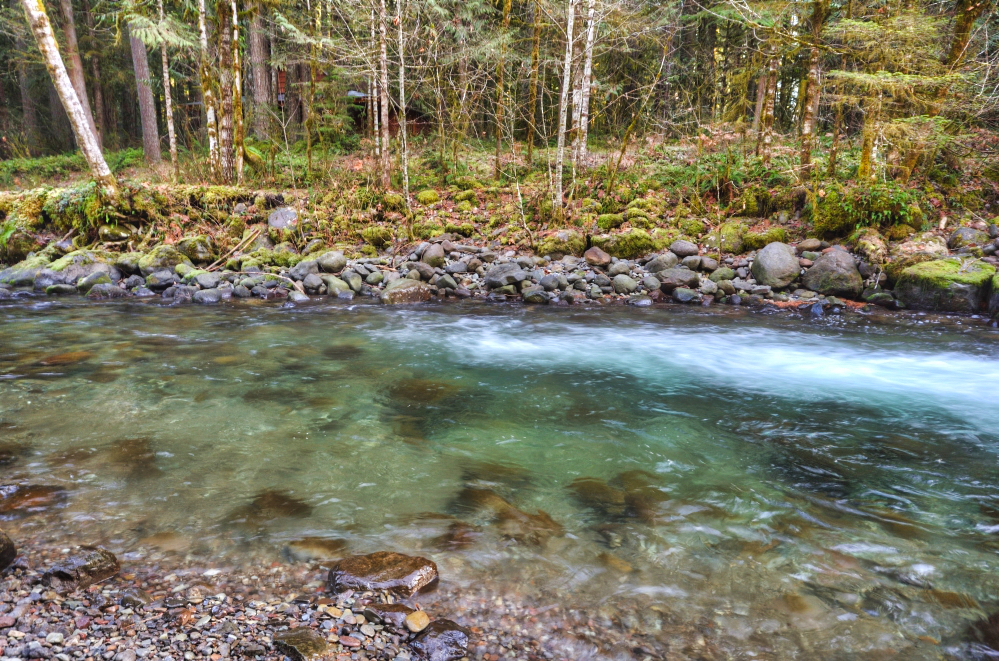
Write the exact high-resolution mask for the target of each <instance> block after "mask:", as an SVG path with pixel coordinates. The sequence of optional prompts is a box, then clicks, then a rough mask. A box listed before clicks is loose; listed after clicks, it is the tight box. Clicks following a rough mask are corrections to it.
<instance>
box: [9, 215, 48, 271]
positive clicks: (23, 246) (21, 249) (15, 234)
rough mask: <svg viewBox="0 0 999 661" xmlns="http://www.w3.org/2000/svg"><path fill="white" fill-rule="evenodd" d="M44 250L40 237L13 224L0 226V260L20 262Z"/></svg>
mask: <svg viewBox="0 0 999 661" xmlns="http://www.w3.org/2000/svg"><path fill="white" fill-rule="evenodd" d="M41 249H42V243H41V241H39V239H38V237H37V236H35V235H34V234H33V233H31V232H30V231H28V230H25V229H21V228H20V227H17V226H16V225H14V224H13V223H10V224H9V225H8V224H7V223H4V224H3V225H0V260H2V261H4V262H8V263H14V262H19V261H21V260H22V259H24V258H25V257H27V256H28V255H29V254H31V253H33V252H37V251H39V250H41Z"/></svg>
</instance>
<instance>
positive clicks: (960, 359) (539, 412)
mask: <svg viewBox="0 0 999 661" xmlns="http://www.w3.org/2000/svg"><path fill="white" fill-rule="evenodd" d="M0 319H2V338H3V341H2V345H0V377H2V380H0V433H2V438H0V472H2V475H3V480H2V481H3V483H5V484H7V485H11V486H7V487H3V488H2V490H0V491H2V492H0V516H2V517H4V518H6V519H8V520H10V521H11V524H10V525H18V524H17V522H19V521H25V520H27V517H31V516H32V515H33V514H35V513H37V512H47V514H46V515H45V516H50V517H58V520H59V521H61V522H62V523H61V525H62V526H63V527H61V528H59V529H57V530H51V531H48V532H49V534H50V535H53V536H56V537H57V536H58V535H59V534H63V535H67V536H68V535H71V534H80V535H86V536H87V539H88V540H89V541H96V540H103V541H105V542H106V543H109V544H111V545H112V546H115V547H116V548H119V549H121V550H126V551H128V550H141V549H142V548H148V547H156V548H159V549H161V550H164V551H169V552H178V553H196V554H205V555H211V556H214V557H227V558H230V559H231V560H232V561H234V562H238V558H240V557H250V556H251V555H253V554H264V555H267V554H270V555H271V556H272V557H273V558H274V559H278V558H285V559H288V560H292V561H318V560H325V559H329V558H330V557H337V556H339V555H341V554H343V553H347V552H369V551H374V550H381V549H389V548H390V549H395V550H402V551H419V552H422V553H426V554H432V555H433V557H434V558H435V559H436V560H437V561H438V563H439V564H441V566H442V568H443V569H444V573H445V578H446V579H449V580H451V581H454V582H456V583H466V584H470V585H472V584H474V585H477V586H487V587H489V586H492V588H493V589H495V591H496V592H497V593H501V592H504V591H510V590H514V591H522V592H530V593H531V594H532V595H533V596H534V597H535V598H537V599H540V600H542V601H543V600H544V599H546V598H547V599H558V600H571V601H572V602H573V603H577V604H580V605H581V607H583V608H592V609H593V612H594V614H595V615H594V617H597V619H599V617H598V614H599V613H601V612H602V611H601V608H603V607H605V606H606V604H608V603H610V602H611V601H613V602H614V603H615V604H622V603H623V604H629V603H630V604H633V605H635V610H634V612H632V613H630V614H628V613H626V612H623V611H616V614H615V615H614V616H613V618H612V619H613V620H614V622H615V625H616V626H620V627H622V628H633V629H637V630H640V631H641V632H642V633H643V635H647V636H649V637H650V639H656V637H657V636H659V637H660V638H661V641H660V642H662V641H665V640H667V639H668V637H669V636H670V632H671V631H675V628H674V629H670V626H668V624H669V623H670V622H673V623H674V624H675V625H676V626H680V624H686V625H696V627H699V628H701V629H702V630H704V631H710V632H711V636H712V639H713V641H714V644H716V645H718V646H719V647H720V649H723V650H726V653H729V654H735V655H736V656H738V657H739V658H764V657H766V658H785V657H789V656H800V655H805V656H802V657H801V658H805V657H806V656H807V655H809V654H811V655H812V657H809V658H819V657H822V655H823V654H826V653H827V652H826V651H828V650H836V654H845V655H850V654H864V655H872V658H873V655H875V654H877V655H880V654H883V653H887V652H892V653H901V654H902V655H903V656H904V658H938V657H939V656H940V654H941V653H943V651H949V652H950V653H953V654H964V653H966V652H967V650H966V649H965V648H962V647H961V645H962V644H963V642H962V641H967V640H969V639H976V640H979V641H984V642H985V643H986V644H987V642H988V640H991V639H999V634H997V633H996V631H995V627H993V628H991V629H990V628H988V626H986V625H984V624H982V622H980V620H981V619H982V618H983V617H984V616H986V615H990V614H992V613H994V612H996V611H997V610H999V603H997V602H999V578H997V576H999V574H997V571H996V569H997V565H999V561H997V556H996V553H997V551H999V543H997V542H999V484H997V479H996V477H997V470H996V461H997V450H999V431H997V429H999V428H997V426H996V424H995V414H996V411H997V410H999V409H997V408H996V405H995V396H994V384H995V383H997V382H999V349H997V348H996V345H995V335H990V334H989V331H987V330H984V329H981V330H975V331H973V330H969V329H968V328H965V327H961V326H960V325H959V324H957V325H952V326H949V327H943V326H940V325H934V324H927V323H918V322H917V321H915V320H913V321H910V322H908V323H907V324H905V323H899V324H894V325H878V324H877V323H875V322H873V321H864V320H860V319H854V320H852V321H844V320H838V321H837V320H832V321H829V320H826V321H823V322H821V324H822V325H819V326H816V325H815V323H818V322H808V321H802V320H794V319H788V318H781V319H776V318H774V319H767V318H765V317H762V316H756V317H742V318H738V319H734V318H725V317H719V316H707V315H702V314H698V313H685V314H677V313H671V312H666V311H662V310H645V311H637V310H635V311H632V310H622V309H616V310H613V311H589V312H586V311H584V312H578V311H567V310H532V309H523V308H506V307H497V308H490V307H484V306H481V305H469V306H459V307H448V308H432V307H428V308H421V309H409V310H398V309H395V310H391V309H386V308H383V307H377V306H367V305H359V306H352V307H345V306H344V307H337V306H336V305H335V304H331V305H329V306H315V307H305V308H298V309H281V308H254V309H248V308H235V309H233V308H229V309H212V310H205V309H185V310H177V309H166V308H160V307H157V306H154V305H112V306H83V305H73V304H69V305H61V304H49V303H46V304H42V305H38V306H33V307H32V306H10V307H3V308H0ZM51 520H55V519H51ZM650 613H652V614H655V613H659V614H666V613H668V614H669V615H661V616H659V615H657V616H655V618H653V619H652V620H650V619H649V617H650ZM629 618H631V619H629ZM643 618H644V619H643ZM656 618H658V619H656ZM653 620H654V621H653ZM594 626H599V623H598V624H595V625H594ZM983 627H984V628H983ZM990 636H991V638H989V637H990ZM969 637H970V638H969ZM663 644H665V643H663ZM962 650H963V651H962ZM822 658H826V657H822ZM828 658H836V657H835V656H830V657H828Z"/></svg>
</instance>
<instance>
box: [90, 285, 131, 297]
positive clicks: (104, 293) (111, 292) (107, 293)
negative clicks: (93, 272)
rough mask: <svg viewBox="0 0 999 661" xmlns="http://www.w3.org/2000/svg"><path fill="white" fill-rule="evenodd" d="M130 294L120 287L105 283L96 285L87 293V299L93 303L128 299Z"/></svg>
mask: <svg viewBox="0 0 999 661" xmlns="http://www.w3.org/2000/svg"><path fill="white" fill-rule="evenodd" d="M127 297H128V292H127V291H125V290H124V289H122V288H121V287H119V286H118V285H112V284H111V283H103V284H99V285H94V286H93V287H91V288H90V291H89V292H87V298H89V299H90V300H92V301H99V300H107V299H112V298H127Z"/></svg>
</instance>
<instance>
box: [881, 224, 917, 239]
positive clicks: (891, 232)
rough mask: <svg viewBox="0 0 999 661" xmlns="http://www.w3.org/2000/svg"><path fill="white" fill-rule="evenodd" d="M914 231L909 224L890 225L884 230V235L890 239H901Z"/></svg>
mask: <svg viewBox="0 0 999 661" xmlns="http://www.w3.org/2000/svg"><path fill="white" fill-rule="evenodd" d="M915 233H916V230H915V229H913V228H912V227H911V226H909V225H892V226H891V227H889V228H888V229H886V230H885V237H886V238H888V240H890V241H901V240H903V239H906V238H908V237H910V236H912V235H913V234H915Z"/></svg>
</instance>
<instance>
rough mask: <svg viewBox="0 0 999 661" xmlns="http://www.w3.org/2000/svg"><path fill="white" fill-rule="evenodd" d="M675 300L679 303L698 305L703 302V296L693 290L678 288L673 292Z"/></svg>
mask: <svg viewBox="0 0 999 661" xmlns="http://www.w3.org/2000/svg"><path fill="white" fill-rule="evenodd" d="M673 300H674V301H676V302H677V303H696V302H698V301H700V300H701V295H700V293H698V292H696V291H694V290H693V289H689V288H687V287H677V288H676V289H674V290H673Z"/></svg>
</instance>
